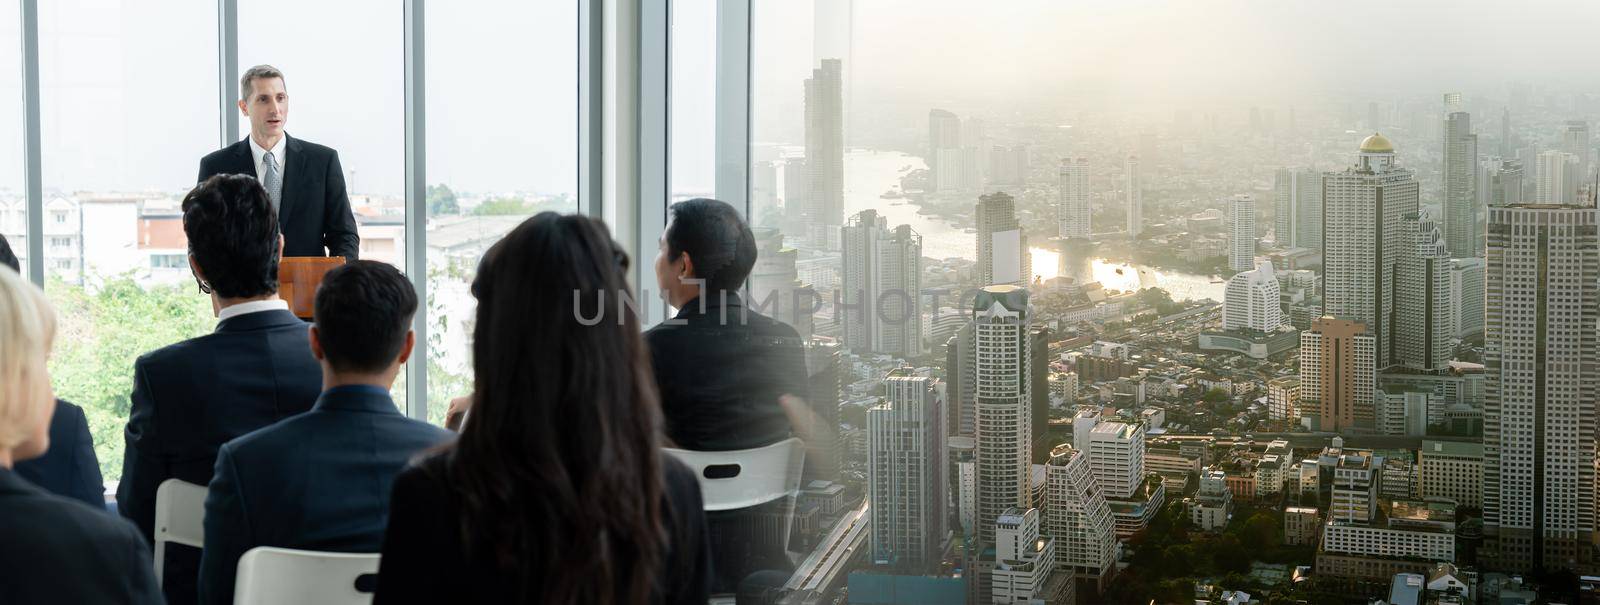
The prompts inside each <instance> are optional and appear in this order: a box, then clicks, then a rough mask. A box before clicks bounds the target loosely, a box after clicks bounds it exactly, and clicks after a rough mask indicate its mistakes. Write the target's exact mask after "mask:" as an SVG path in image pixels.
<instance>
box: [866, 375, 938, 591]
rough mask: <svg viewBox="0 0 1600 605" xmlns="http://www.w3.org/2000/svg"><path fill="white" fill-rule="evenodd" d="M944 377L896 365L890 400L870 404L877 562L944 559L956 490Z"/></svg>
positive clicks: (910, 564) (901, 564)
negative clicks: (952, 489) (950, 478)
mask: <svg viewBox="0 0 1600 605" xmlns="http://www.w3.org/2000/svg"><path fill="white" fill-rule="evenodd" d="M937 384H938V383H937V381H936V380H934V379H933V378H932V377H929V376H926V375H919V374H917V373H916V371H914V370H911V369H910V368H901V369H896V370H892V371H890V372H889V376H888V378H886V379H885V380H884V382H883V388H884V402H883V403H880V404H878V405H876V406H873V407H872V408H871V409H869V410H867V491H868V493H869V494H870V496H869V497H870V501H871V503H872V507H871V514H872V561H873V563H874V564H877V565H887V566H890V567H893V568H896V569H899V570H903V571H907V572H912V573H918V572H926V571H929V570H931V569H932V568H933V567H934V566H936V565H938V563H939V559H940V556H939V555H940V546H941V543H942V542H943V541H944V536H945V533H946V531H947V528H946V527H945V523H946V519H947V517H948V515H947V513H946V506H945V504H946V498H947V497H948V495H949V492H948V490H947V489H946V487H945V479H946V477H947V474H948V471H946V468H945V466H946V465H945V459H946V458H945V456H946V455H947V452H946V436H945V432H946V431H945V427H944V411H943V410H942V409H940V406H941V404H942V403H943V402H942V401H940V397H939V392H940V390H941V389H939V388H936V387H937Z"/></svg>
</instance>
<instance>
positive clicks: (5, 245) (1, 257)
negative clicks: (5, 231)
mask: <svg viewBox="0 0 1600 605" xmlns="http://www.w3.org/2000/svg"><path fill="white" fill-rule="evenodd" d="M0 264H3V265H5V266H7V267H11V270H12V271H16V272H17V273H21V272H22V263H20V262H18V261H17V253H16V252H12V251H11V242H8V241H6V236H4V235H0Z"/></svg>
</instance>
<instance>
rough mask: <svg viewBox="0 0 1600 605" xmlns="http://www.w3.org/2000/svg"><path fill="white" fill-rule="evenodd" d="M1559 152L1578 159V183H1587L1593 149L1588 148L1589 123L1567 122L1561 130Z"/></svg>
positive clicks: (1585, 121) (1579, 121)
mask: <svg viewBox="0 0 1600 605" xmlns="http://www.w3.org/2000/svg"><path fill="white" fill-rule="evenodd" d="M1561 150H1562V151H1565V152H1567V153H1570V154H1572V155H1573V156H1576V157H1577V158H1578V177H1577V178H1578V182H1579V183H1585V184H1587V183H1589V181H1590V175H1589V172H1590V165H1591V162H1590V159H1589V157H1590V156H1591V155H1593V153H1594V148H1593V147H1590V146H1589V122H1588V121H1587V120H1567V123H1566V125H1564V126H1563V127H1562V129H1561Z"/></svg>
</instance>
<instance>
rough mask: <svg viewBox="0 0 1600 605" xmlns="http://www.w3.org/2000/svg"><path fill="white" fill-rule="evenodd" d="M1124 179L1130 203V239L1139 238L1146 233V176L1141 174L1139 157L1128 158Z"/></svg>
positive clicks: (1124, 167) (1123, 173) (1124, 188)
mask: <svg viewBox="0 0 1600 605" xmlns="http://www.w3.org/2000/svg"><path fill="white" fill-rule="evenodd" d="M1122 178H1123V184H1122V187H1123V191H1124V192H1125V193H1126V196H1127V201H1128V237H1139V234H1140V233H1144V176H1143V175H1141V174H1139V156H1135V155H1130V156H1128V160H1127V162H1126V163H1124V164H1123V171H1122Z"/></svg>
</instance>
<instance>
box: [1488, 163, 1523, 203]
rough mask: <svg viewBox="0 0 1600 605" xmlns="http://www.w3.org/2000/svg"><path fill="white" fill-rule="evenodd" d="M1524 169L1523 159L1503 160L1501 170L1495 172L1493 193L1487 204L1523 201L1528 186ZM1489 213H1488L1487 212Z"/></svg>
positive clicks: (1492, 184)
mask: <svg viewBox="0 0 1600 605" xmlns="http://www.w3.org/2000/svg"><path fill="white" fill-rule="evenodd" d="M1525 181H1526V179H1525V178H1524V174H1523V171H1522V161H1521V160H1501V161H1500V167H1499V170H1497V171H1496V172H1495V175H1494V181H1493V182H1492V183H1491V184H1490V186H1491V187H1493V189H1491V192H1492V195H1491V197H1490V198H1489V200H1488V202H1487V204H1486V205H1488V206H1510V205H1512V204H1521V203H1522V202H1523V197H1524V194H1523V191H1524V188H1525V187H1526V186H1527V185H1526V183H1525ZM1486 215H1487V214H1486Z"/></svg>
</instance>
